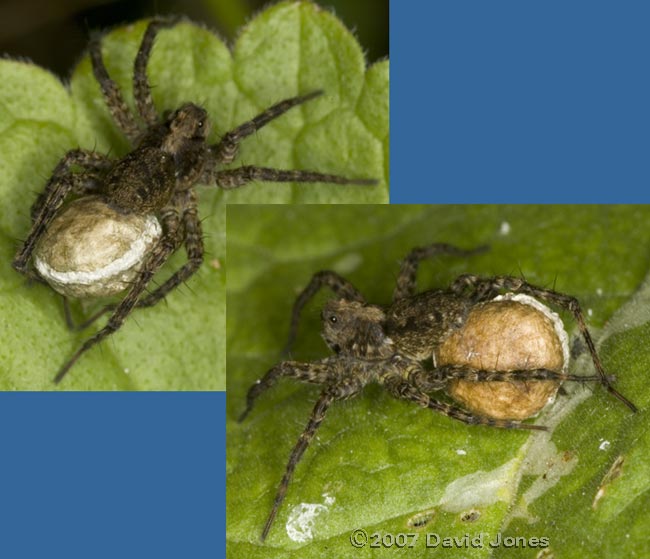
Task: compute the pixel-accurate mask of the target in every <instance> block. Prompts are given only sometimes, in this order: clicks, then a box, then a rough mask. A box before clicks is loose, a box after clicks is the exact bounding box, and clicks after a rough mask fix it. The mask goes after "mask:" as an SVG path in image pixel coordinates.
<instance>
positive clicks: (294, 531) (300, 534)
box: [285, 493, 336, 543]
mask: <svg viewBox="0 0 650 559" xmlns="http://www.w3.org/2000/svg"><path fill="white" fill-rule="evenodd" d="M323 499H324V501H323V502H324V504H320V503H300V504H299V505H296V506H295V507H293V508H292V509H291V512H290V513H289V519H288V520H287V524H286V526H285V528H286V530H287V535H288V536H289V538H291V540H293V541H294V542H298V543H305V542H309V541H311V540H313V539H314V534H313V530H314V524H315V522H316V518H318V516H320V515H321V514H323V513H326V512H327V511H329V508H330V507H331V506H332V505H333V504H334V501H335V500H336V499H335V498H334V497H333V496H332V495H330V494H329V493H323Z"/></svg>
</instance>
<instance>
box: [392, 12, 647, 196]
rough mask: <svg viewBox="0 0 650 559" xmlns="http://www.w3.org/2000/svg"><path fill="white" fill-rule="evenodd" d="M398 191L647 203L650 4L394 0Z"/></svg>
mask: <svg viewBox="0 0 650 559" xmlns="http://www.w3.org/2000/svg"><path fill="white" fill-rule="evenodd" d="M390 25H391V54H390V56H391V202H397V203H415V202H430V203H450V202H459V203H468V202H471V203H478V202H486V203H495V202H498V203H530V202H542V203H546V202H554V203H585V202H597V203H601V202H608V203H614V202H632V203H638V202H648V201H650V195H648V185H649V184H650V159H649V156H650V33H649V32H648V31H649V29H650V2H640V1H625V2H612V1H608V2H602V1H598V0H595V1H594V0H590V1H588V2H587V1H575V0H563V1H547V0H544V1H521V0H509V1H496V0H492V1H485V0H482V1H463V0H446V1H438V0H436V1H423V0H418V1H414V0H412V1H408V2H405V1H404V0H402V1H397V0H396V1H394V2H392V4H391V20H390Z"/></svg>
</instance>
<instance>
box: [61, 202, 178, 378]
mask: <svg viewBox="0 0 650 559" xmlns="http://www.w3.org/2000/svg"><path fill="white" fill-rule="evenodd" d="M162 215H163V218H162V222H163V230H164V231H165V233H164V235H163V237H162V239H161V240H160V241H159V243H158V244H157V245H156V247H155V248H154V250H153V251H152V252H151V254H150V255H149V258H148V259H147V261H146V262H145V264H144V266H143V268H142V270H141V271H140V274H139V275H138V277H137V279H136V280H135V281H134V283H133V285H132V286H131V289H129V292H128V293H127V295H126V296H125V297H124V299H122V301H120V302H119V303H118V304H117V306H116V307H115V310H114V312H113V314H112V315H111V317H110V318H109V319H108V322H107V323H106V325H104V327H103V328H102V329H101V330H99V331H98V332H97V333H96V334H95V335H93V336H92V337H90V338H88V339H87V340H86V341H85V342H84V343H83V345H82V346H81V347H80V348H79V349H78V350H77V352H76V353H75V354H74V355H73V356H72V357H71V358H70V359H69V360H68V361H67V362H66V363H65V364H64V365H63V367H61V369H60V370H59V372H58V373H57V375H56V377H54V382H55V383H56V384H58V383H59V382H61V380H62V379H63V377H64V376H65V375H66V373H67V372H68V371H69V370H70V368H71V367H72V366H73V365H74V364H75V363H76V362H77V360H78V359H79V357H81V356H82V355H83V354H84V353H85V352H86V351H88V350H89V349H90V348H91V347H93V346H94V345H96V344H98V343H99V342H101V341H102V340H103V339H104V338H106V337H108V336H110V335H111V334H113V333H114V332H116V331H117V330H119V328H120V327H121V326H122V324H123V322H124V320H125V319H126V317H127V316H128V315H129V314H130V313H131V311H132V310H133V309H134V308H135V307H136V306H137V304H138V300H139V298H140V296H141V295H142V293H143V292H144V290H145V289H146V287H147V285H148V284H149V282H150V281H151V278H153V276H154V274H155V273H156V272H157V271H158V269H159V268H160V267H161V266H162V265H163V264H164V263H165V261H166V260H167V259H168V258H169V256H170V255H171V254H172V253H173V252H174V251H175V250H176V248H177V247H178V244H179V235H180V220H179V216H178V211H177V210H176V208H171V207H170V208H166V210H165V209H163V212H162Z"/></svg>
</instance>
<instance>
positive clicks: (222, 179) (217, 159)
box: [202, 90, 377, 190]
mask: <svg viewBox="0 0 650 559" xmlns="http://www.w3.org/2000/svg"><path fill="white" fill-rule="evenodd" d="M322 94H323V91H322V90H316V91H312V92H310V93H307V94H306V95H299V96H297V97H291V98H289V99H285V100H283V101H280V102H279V103H276V104H275V105H272V106H271V107H269V108H268V109H266V110H265V111H263V112H261V113H260V114H258V115H257V116H256V117H254V118H253V119H251V120H249V121H248V122H244V123H243V124H240V125H239V126H237V127H236V128H234V129H232V130H230V131H229V132H226V133H225V134H224V135H223V137H222V138H221V141H220V142H218V143H216V144H213V145H211V146H210V147H209V150H210V153H211V154H212V156H213V159H214V160H213V162H212V165H210V166H209V168H208V170H207V171H206V173H205V174H204V177H203V179H202V182H208V183H211V182H214V183H216V184H217V186H219V187H220V188H223V189H225V190H230V189H233V188H239V187H241V186H244V185H245V184H248V183H249V182H252V181H269V182H311V183H313V182H328V183H333V184H353V185H361V186H363V185H373V184H377V181H376V180H375V179H350V178H346V177H341V176H339V175H332V174H328V173H319V172H316V171H300V170H283V169H271V168H269V167H257V166H253V165H244V166H242V167H238V168H236V169H228V170H221V171H219V170H217V168H216V167H217V166H218V165H225V164H228V163H231V162H232V161H233V160H234V159H235V157H236V156H237V152H238V150H239V144H240V142H241V141H242V140H243V139H244V138H246V137H248V136H250V135H251V134H253V133H255V132H256V131H258V130H259V129H260V128H262V127H263V126H266V125H267V124H268V123H269V122H271V121H272V120H274V119H276V118H278V117H279V116H281V115H283V114H284V113H286V112H287V111H288V110H289V109H291V108H293V107H296V106H298V105H302V104H303V103H306V102H307V101H310V100H312V99H314V98H316V97H318V96H320V95H322Z"/></svg>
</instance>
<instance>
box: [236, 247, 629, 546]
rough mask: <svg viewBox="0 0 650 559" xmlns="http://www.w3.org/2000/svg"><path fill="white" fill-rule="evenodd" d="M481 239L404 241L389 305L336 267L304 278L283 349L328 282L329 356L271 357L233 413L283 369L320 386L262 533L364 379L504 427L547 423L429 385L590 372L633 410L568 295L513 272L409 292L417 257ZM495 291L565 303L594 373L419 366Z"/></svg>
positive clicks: (451, 413) (456, 415)
mask: <svg viewBox="0 0 650 559" xmlns="http://www.w3.org/2000/svg"><path fill="white" fill-rule="evenodd" d="M486 248H487V247H479V248H477V249H473V250H463V249H460V248H456V247H454V246H451V245H447V244H433V245H430V246H425V247H421V248H416V249H414V250H412V251H411V252H410V253H409V255H408V256H407V257H406V259H405V260H404V261H403V262H402V265H401V269H400V272H399V275H398V278H397V285H396V287H395V290H394V292H393V301H392V303H391V304H390V305H389V306H379V305H373V304H369V303H367V302H366V301H365V299H364V297H363V295H362V294H361V293H360V292H359V291H358V290H357V289H356V288H355V287H354V286H353V285H352V284H351V283H350V282H349V281H347V280H346V279H344V278H343V277H341V276H339V275H338V274H337V273H335V272H331V271H321V272H318V273H316V274H315V275H314V276H313V277H312V279H311V282H310V283H309V284H308V285H307V287H306V288H305V289H304V290H303V291H302V292H301V293H300V295H299V296H298V298H297V299H296V301H295V304H294V307H293V312H292V318H291V327H290V333H289V342H288V344H287V347H286V351H289V350H290V349H291V346H292V344H293V341H294V340H295V337H296V333H297V328H298V323H299V319H300V314H301V312H302V309H303V307H304V306H305V304H306V303H307V302H308V301H309V300H310V299H311V298H312V297H313V296H314V295H315V294H316V293H317V292H318V290H319V289H320V288H321V287H328V288H330V289H331V290H332V291H333V292H334V294H335V295H336V298H335V299H332V300H329V301H328V302H327V303H326V304H325V306H324V309H323V311H322V313H321V320H322V328H323V331H322V335H323V338H324V339H325V342H326V343H327V345H328V346H329V348H330V349H331V350H332V351H333V352H334V354H335V355H333V356H331V357H326V358H325V359H321V360H320V361H316V362H298V361H283V362H281V363H279V364H278V365H276V366H274V367H273V368H271V369H270V370H269V371H268V372H267V373H266V374H265V375H264V376H263V377H262V378H261V379H259V380H258V381H257V382H255V384H253V385H252V386H251V387H250V389H249V391H248V394H247V400H246V409H245V410H244V412H243V413H242V414H241V416H240V417H239V421H240V422H241V421H243V420H244V418H245V417H246V416H247V415H248V413H249V412H250V411H251V409H252V407H253V404H254V402H255V401H256V399H257V397H258V396H260V394H262V393H263V392H265V391H266V390H267V389H268V388H270V387H271V386H272V385H274V384H275V383H276V381H277V380H278V379H280V378H282V377H288V378H294V379H297V380H300V381H303V382H308V383H312V384H317V385H321V386H322V387H323V389H322V392H321V394H320V396H319V398H318V400H317V402H316V405H315V406H314V408H313V411H312V413H311V416H310V418H309V421H308V423H307V426H306V427H305V430H304V431H303V433H302V434H301V435H300V438H299V439H298V442H297V443H296V445H295V447H294V448H293V450H292V452H291V455H290V457H289V461H288V463H287V466H286V470H285V473H284V476H283V477H282V481H281V482H280V485H279V487H278V490H277V493H276V496H275V500H274V502H273V507H272V509H271V512H270V514H269V516H268V518H267V520H266V524H265V525H264V529H263V531H262V535H261V539H262V540H264V539H265V538H266V537H267V535H268V533H269V530H270V529H271V526H272V524H273V522H274V519H275V517H276V515H277V513H278V510H279V509H280V506H281V504H282V502H283V500H284V497H285V494H286V491H287V488H288V486H289V483H290V481H291V478H292V476H293V472H294V470H295V468H296V465H297V464H298V462H299V461H300V459H301V457H302V455H303V453H304V452H305V450H306V449H307V446H308V445H309V443H310V442H311V440H312V438H313V437H314V434H315V433H316V430H317V429H318V427H319V426H320V424H321V423H322V421H323V419H324V418H325V414H326V412H327V410H328V409H329V407H330V405H331V404H332V403H333V402H334V401H336V400H344V399H348V398H351V397H353V396H356V395H358V394H359V393H360V392H361V390H362V389H363V387H364V386H366V385H367V384H370V383H373V382H374V383H378V384H379V385H381V386H383V387H384V388H385V389H386V390H387V392H388V393H389V394H390V395H391V396H393V397H395V398H398V399H401V400H407V401H409V402H412V403H414V404H417V405H419V406H421V407H423V408H428V409H431V410H434V411H436V412H439V413H442V414H444V415H446V416H448V417H451V418H452V419H456V420H458V421H461V422H463V423H466V424H470V425H486V426H490V427H500V428H506V429H528V430H537V431H545V430H547V428H546V427H545V426H543V425H534V424H528V423H521V422H519V421H513V420H508V419H502V418H493V417H485V416H481V415H477V414H475V413H472V412H469V411H467V410H465V409H462V408H460V407H457V406H454V405H451V404H448V403H446V402H443V401H439V400H436V399H434V398H432V397H431V396H429V393H430V392H435V391H442V392H445V391H446V390H447V388H448V383H449V382H450V381H452V380H455V379H462V380H466V381H473V382H494V381H497V382H510V381H549V380H552V381H558V382H559V381H565V380H566V381H577V382H587V381H596V382H600V383H602V384H603V385H604V386H605V387H606V388H607V390H608V391H609V392H610V393H611V394H613V395H614V396H615V397H617V398H618V399H619V400H621V401H622V402H623V403H624V404H625V405H627V406H628V407H629V408H630V409H631V410H632V411H636V406H635V405H634V404H633V403H632V402H630V401H629V400H627V399H626V398H625V397H624V396H623V395H622V394H620V393H619V392H618V391H617V390H616V389H615V388H614V387H613V386H612V385H611V382H610V377H608V376H607V375H606V374H605V372H604V370H603V367H602V365H601V362H600V358H599V357H598V354H597V352H596V349H595V346H594V343H593V341H592V338H591V335H590V334H589V331H588V330H587V327H586V325H585V321H584V318H583V315H582V311H581V309H580V305H579V303H578V301H577V299H576V298H574V297H572V296H570V295H565V294H563V293H559V292H557V291H553V290H551V289H545V288H542V287H537V286H535V285H531V284H530V283H528V282H526V281H524V280H523V279H520V278H516V277H512V276H494V277H486V278H482V277H478V276H475V275H469V274H466V275H462V276H460V277H458V278H457V279H456V280H455V281H454V282H453V283H452V284H451V285H450V286H449V287H448V288H447V289H434V290H429V291H425V292H422V293H417V294H416V292H415V291H416V273H417V269H418V266H419V264H420V261H422V260H423V259H426V258H430V257H432V256H435V255H438V254H452V255H457V256H466V255H471V254H475V253H478V252H482V251H484V250H485V249H486ZM502 291H508V292H513V293H517V294H525V295H529V296H532V297H534V298H536V299H538V300H541V301H544V302H547V303H550V304H552V305H556V306H557V307H560V308H562V309H565V310H568V311H569V312H571V314H572V315H573V318H574V319H575V320H576V322H577V325H578V328H579V330H580V332H581V334H582V337H583V338H584V340H585V342H586V344H587V347H588V349H589V352H590V354H591V358H592V360H593V363H594V366H595V368H596V371H597V373H598V374H597V375H592V376H577V375H570V374H564V373H558V372H555V371H551V370H548V369H543V368H537V369H534V368H533V369H529V370H508V371H498V370H483V369H477V368H473V367H469V366H467V365H458V364H449V365H442V366H435V363H434V367H433V369H431V368H425V364H427V362H429V363H430V362H431V359H432V356H433V354H434V351H435V348H437V347H438V346H439V345H440V343H441V342H442V340H443V339H444V338H445V337H446V336H447V335H449V334H450V333H452V332H453V331H456V330H458V329H459V328H461V327H462V326H463V324H464V322H465V320H466V318H467V316H468V313H469V311H470V310H471V309H473V308H474V307H475V306H476V305H478V304H480V303H483V302H487V301H491V300H493V299H494V297H495V296H497V295H498V294H499V293H500V292H502Z"/></svg>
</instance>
